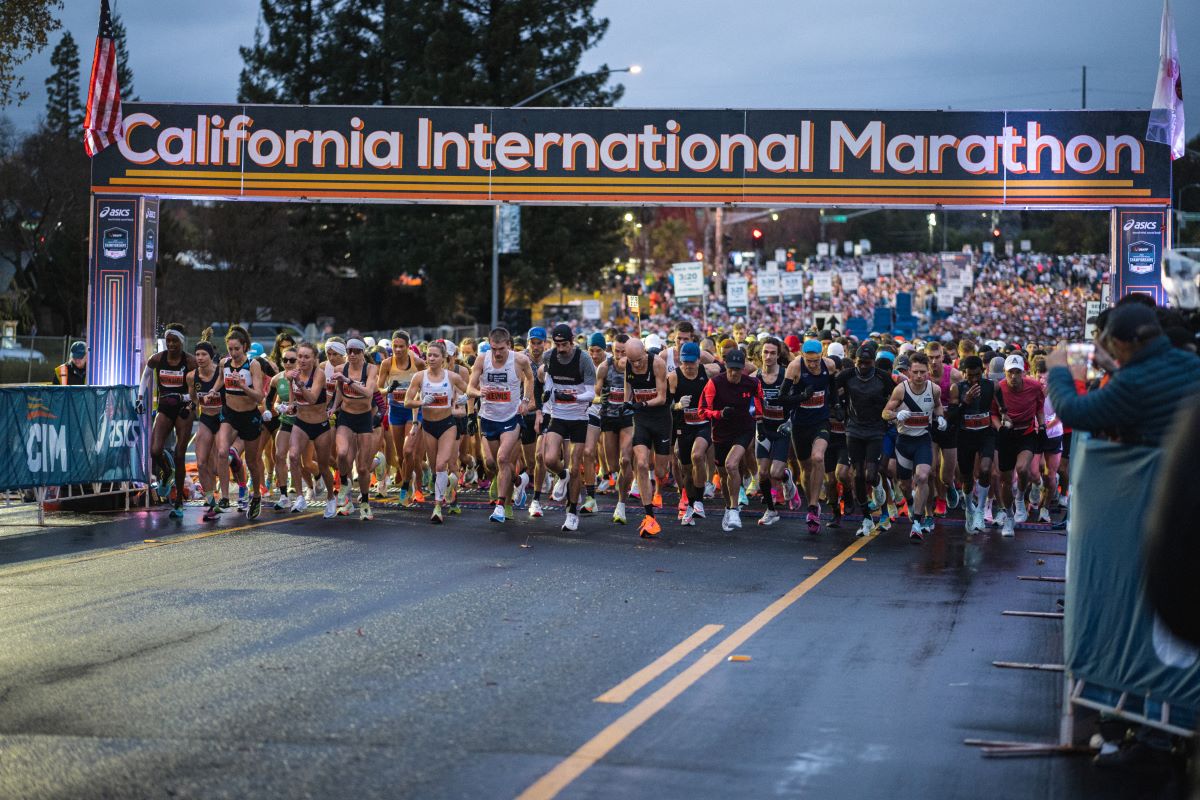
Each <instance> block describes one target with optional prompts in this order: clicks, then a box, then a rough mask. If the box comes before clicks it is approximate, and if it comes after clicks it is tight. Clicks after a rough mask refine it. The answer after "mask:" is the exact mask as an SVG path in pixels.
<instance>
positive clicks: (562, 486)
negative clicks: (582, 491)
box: [550, 476, 571, 503]
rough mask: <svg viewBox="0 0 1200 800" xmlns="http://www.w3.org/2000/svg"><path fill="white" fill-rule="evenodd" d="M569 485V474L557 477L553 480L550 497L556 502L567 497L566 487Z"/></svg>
mask: <svg viewBox="0 0 1200 800" xmlns="http://www.w3.org/2000/svg"><path fill="white" fill-rule="evenodd" d="M570 485H571V479H570V476H568V477H566V478H559V479H558V480H557V481H555V482H554V491H552V492H550V498H551V499H552V500H554V501H555V502H556V503H561V502H562V501H563V500H565V499H566V498H567V489H568V488H569V487H570Z"/></svg>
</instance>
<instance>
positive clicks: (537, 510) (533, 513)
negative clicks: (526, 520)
mask: <svg viewBox="0 0 1200 800" xmlns="http://www.w3.org/2000/svg"><path fill="white" fill-rule="evenodd" d="M541 515H542V504H541V503H540V502H538V501H537V500H531V501H529V516H530V517H532V518H534V519H537V518H538V517H540V516H541Z"/></svg>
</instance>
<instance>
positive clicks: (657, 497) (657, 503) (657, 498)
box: [654, 491, 662, 508]
mask: <svg viewBox="0 0 1200 800" xmlns="http://www.w3.org/2000/svg"><path fill="white" fill-rule="evenodd" d="M654 507H655V508H662V492H659V491H655V492H654Z"/></svg>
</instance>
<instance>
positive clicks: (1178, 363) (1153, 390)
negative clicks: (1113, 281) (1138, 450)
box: [1046, 302, 1200, 446]
mask: <svg viewBox="0 0 1200 800" xmlns="http://www.w3.org/2000/svg"><path fill="white" fill-rule="evenodd" d="M1096 344H1097V348H1098V350H1097V353H1098V354H1099V353H1100V351H1101V350H1103V351H1104V352H1105V353H1106V354H1107V355H1110V356H1112V358H1113V359H1115V360H1116V362H1117V363H1118V364H1120V369H1119V370H1117V371H1116V372H1115V373H1113V375H1112V377H1111V379H1110V380H1109V381H1108V382H1107V383H1106V384H1105V385H1104V386H1102V387H1101V388H1100V389H1098V390H1096V391H1093V392H1089V393H1088V394H1083V395H1080V394H1077V393H1076V391H1075V380H1074V378H1073V376H1072V374H1071V371H1070V369H1069V368H1068V366H1067V349H1066V347H1065V346H1062V345H1060V346H1059V347H1058V348H1056V349H1055V350H1054V352H1052V353H1050V355H1049V356H1047V359H1046V361H1047V364H1048V365H1049V367H1050V375H1049V379H1048V381H1047V384H1048V387H1049V391H1050V400H1051V402H1052V403H1053V405H1054V408H1055V409H1056V410H1057V411H1058V416H1059V418H1060V419H1061V420H1062V421H1063V424H1065V425H1068V426H1070V427H1071V428H1075V429H1078V430H1085V431H1091V432H1100V431H1114V432H1115V434H1116V438H1117V439H1118V440H1119V441H1121V442H1125V443H1127V444H1144V445H1150V446H1158V445H1159V444H1160V443H1161V441H1162V438H1163V434H1164V433H1165V431H1166V430H1167V428H1168V427H1169V426H1170V424H1171V420H1172V418H1173V416H1174V415H1175V411H1176V409H1177V408H1178V406H1179V404H1180V402H1181V401H1182V400H1184V399H1186V398H1188V397H1192V396H1194V395H1196V394H1197V393H1198V392H1200V358H1197V357H1196V356H1195V355H1194V354H1192V353H1190V352H1188V351H1185V350H1181V349H1178V348H1173V347H1172V346H1171V340H1170V339H1168V338H1167V337H1166V336H1165V335H1164V334H1163V329H1162V326H1161V325H1160V324H1159V321H1158V314H1157V313H1156V311H1155V309H1154V308H1153V307H1151V306H1148V305H1145V304H1144V303H1141V302H1122V303H1120V304H1118V305H1117V306H1116V307H1114V308H1113V309H1111V311H1109V313H1108V319H1107V320H1106V322H1105V326H1104V330H1103V332H1102V333H1101V334H1100V335H1099V336H1097V337H1096Z"/></svg>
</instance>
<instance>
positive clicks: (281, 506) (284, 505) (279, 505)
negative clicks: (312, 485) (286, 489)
mask: <svg viewBox="0 0 1200 800" xmlns="http://www.w3.org/2000/svg"><path fill="white" fill-rule="evenodd" d="M291 507H292V499H291V498H290V497H288V496H287V495H286V494H285V495H281V496H280V498H279V499H278V500H276V501H275V505H273V506H271V508H273V509H275V510H276V511H287V510H288V509H289V508H291Z"/></svg>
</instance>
